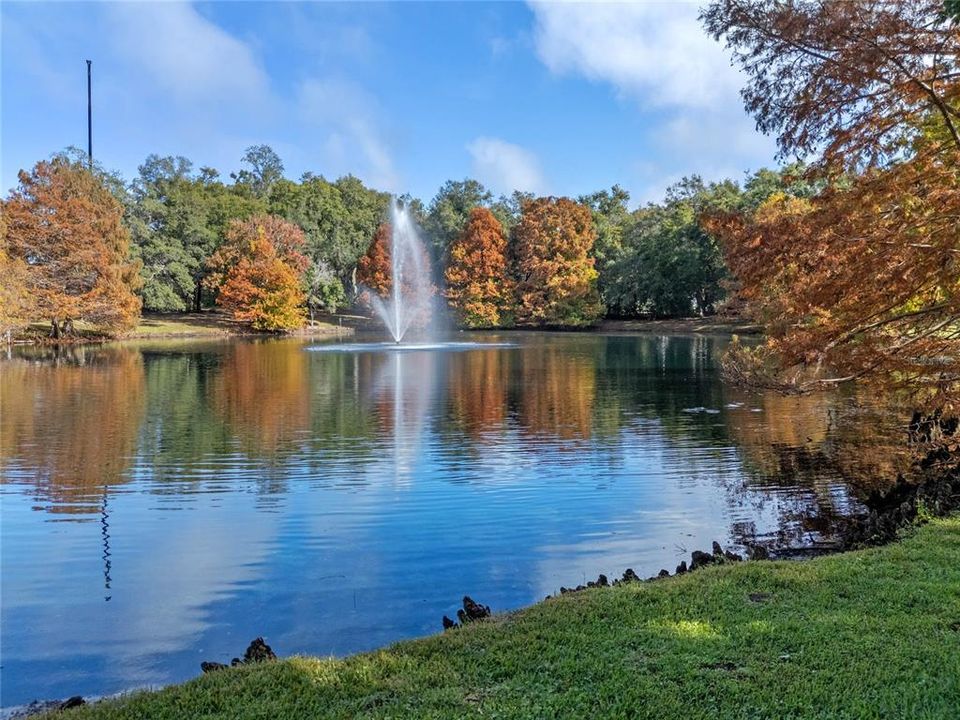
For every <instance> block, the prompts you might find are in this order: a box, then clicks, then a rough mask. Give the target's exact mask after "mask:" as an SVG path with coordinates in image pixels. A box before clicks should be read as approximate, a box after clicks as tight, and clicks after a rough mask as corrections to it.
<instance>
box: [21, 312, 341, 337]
mask: <svg viewBox="0 0 960 720" xmlns="http://www.w3.org/2000/svg"><path fill="white" fill-rule="evenodd" d="M74 329H75V333H76V338H77V339H87V340H106V339H110V338H107V337H106V336H104V335H103V333H102V332H101V331H98V330H97V329H96V328H94V327H92V326H91V325H89V324H88V323H85V322H82V321H78V322H76V323H75V328H74ZM49 332H50V324H49V322H36V323H33V324H32V325H30V326H28V327H27V328H25V329H24V330H23V331H22V332H21V333H20V334H19V337H20V339H23V340H35V341H40V342H42V341H44V340H46V339H47V336H48V334H49ZM352 332H353V330H352V329H351V328H350V327H341V326H339V325H338V324H334V323H332V322H322V321H315V322H313V323H308V324H307V326H306V327H304V328H301V329H300V330H297V331H295V334H297V335H318V336H324V337H328V336H329V337H337V336H341V335H349V334H352ZM250 333H252V331H251V330H250V329H249V328H248V327H247V326H245V325H244V324H242V323H238V322H236V321H235V320H232V319H231V318H230V317H229V316H228V315H226V314H224V313H220V312H214V311H205V312H201V313H146V314H144V315H143V317H141V318H140V321H139V322H138V323H137V326H136V327H135V328H133V329H132V330H130V331H128V332H125V333H122V334H121V335H119V336H118V337H117V338H115V339H117V340H130V339H161V338H190V337H224V336H228V335H237V334H250Z"/></svg>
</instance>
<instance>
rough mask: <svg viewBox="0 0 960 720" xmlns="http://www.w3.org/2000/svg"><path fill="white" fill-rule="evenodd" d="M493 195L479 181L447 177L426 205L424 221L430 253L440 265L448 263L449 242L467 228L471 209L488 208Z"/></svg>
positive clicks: (438, 265) (436, 263)
mask: <svg viewBox="0 0 960 720" xmlns="http://www.w3.org/2000/svg"><path fill="white" fill-rule="evenodd" d="M492 203H493V195H492V194H491V193H490V191H489V190H487V189H486V188H485V187H484V186H483V185H482V184H480V183H479V182H477V181H476V180H471V179H470V178H466V179H464V180H447V182H445V183H444V184H443V186H442V187H441V188H440V190H439V191H437V194H436V195H435V196H434V198H433V200H431V201H430V205H429V207H428V208H427V216H426V218H425V221H424V230H425V231H426V236H427V244H428V246H429V250H430V255H431V257H432V258H433V261H434V264H435V265H436V266H437V267H443V266H445V265H446V254H447V252H448V250H449V249H450V245H451V244H452V243H453V241H454V240H456V239H457V238H458V237H459V236H460V233H461V232H463V228H464V227H466V224H467V220H468V218H469V217H470V211H471V210H473V209H474V208H475V207H485V208H489V207H490V205H491V204H492Z"/></svg>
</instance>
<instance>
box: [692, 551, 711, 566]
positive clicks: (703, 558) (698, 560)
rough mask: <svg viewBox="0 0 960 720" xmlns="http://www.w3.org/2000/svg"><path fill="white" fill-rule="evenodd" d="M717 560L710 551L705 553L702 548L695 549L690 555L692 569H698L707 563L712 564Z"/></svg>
mask: <svg viewBox="0 0 960 720" xmlns="http://www.w3.org/2000/svg"><path fill="white" fill-rule="evenodd" d="M716 561H717V560H716V558H715V557H714V556H713V555H711V554H710V553H705V552H703V551H702V550H694V551H693V553H692V554H691V557H690V569H691V570H696V569H698V568H702V567H704V566H706V565H712V564H713V563H715V562H716Z"/></svg>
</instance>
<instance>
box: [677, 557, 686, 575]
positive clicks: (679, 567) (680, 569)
mask: <svg viewBox="0 0 960 720" xmlns="http://www.w3.org/2000/svg"><path fill="white" fill-rule="evenodd" d="M686 571H687V561H686V560H681V561H680V564H679V565H677V570H676V574H677V575H683V574H684V573H685V572H686Z"/></svg>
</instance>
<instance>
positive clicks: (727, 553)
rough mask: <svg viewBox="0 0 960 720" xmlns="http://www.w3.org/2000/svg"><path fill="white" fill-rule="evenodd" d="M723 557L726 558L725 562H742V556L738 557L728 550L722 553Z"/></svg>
mask: <svg viewBox="0 0 960 720" xmlns="http://www.w3.org/2000/svg"><path fill="white" fill-rule="evenodd" d="M723 557H724V558H726V560H727V562H742V561H743V556H742V555H738V554H737V553H735V552H730V551H729V550H727V551H725V552H724V553H723Z"/></svg>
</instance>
